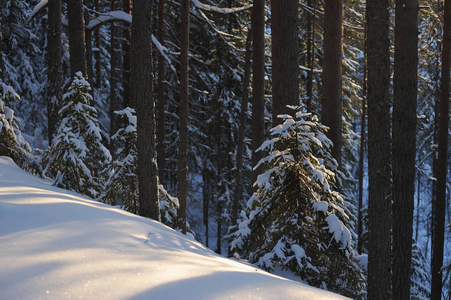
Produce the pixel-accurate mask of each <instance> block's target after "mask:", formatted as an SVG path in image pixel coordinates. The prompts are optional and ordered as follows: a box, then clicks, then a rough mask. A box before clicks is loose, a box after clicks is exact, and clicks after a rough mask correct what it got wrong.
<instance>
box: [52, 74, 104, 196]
mask: <svg viewBox="0 0 451 300" xmlns="http://www.w3.org/2000/svg"><path fill="white" fill-rule="evenodd" d="M90 89H91V87H90V85H89V83H88V82H87V81H86V80H85V79H84V78H83V75H82V73H81V72H77V73H76V74H75V77H74V80H73V81H72V84H71V86H70V87H69V91H68V92H67V93H66V94H64V95H63V103H66V104H65V105H64V106H63V107H62V108H61V109H60V111H59V114H60V115H61V117H62V120H61V123H60V125H59V127H58V130H57V134H56V136H55V138H54V139H53V143H52V146H51V149H50V151H49V153H48V154H47V161H48V163H47V165H46V167H45V172H46V173H47V174H49V175H50V176H52V177H53V178H54V179H55V182H54V184H55V185H57V186H60V187H63V188H67V189H71V190H74V191H77V192H79V193H82V194H85V195H88V196H96V195H97V193H98V192H99V185H100V183H101V182H100V178H99V177H98V173H99V172H100V171H101V170H102V169H103V165H104V164H106V163H108V162H109V161H110V160H111V155H110V152H109V151H108V150H107V149H106V148H105V146H104V145H103V144H102V136H101V134H100V127H99V122H98V120H97V111H96V109H95V108H94V107H93V106H92V105H91V101H92V97H91V95H90V94H89V91H90Z"/></svg>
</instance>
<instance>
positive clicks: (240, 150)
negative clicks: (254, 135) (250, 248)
mask: <svg viewBox="0 0 451 300" xmlns="http://www.w3.org/2000/svg"><path fill="white" fill-rule="evenodd" d="M251 45H252V29H251V28H249V31H248V32H247V39H246V52H245V54H244V76H243V95H242V100H241V112H240V128H239V130H238V141H237V150H236V169H235V178H236V179H235V180H236V186H235V195H234V198H233V205H232V220H231V224H232V226H234V225H237V220H238V212H239V209H240V200H241V197H242V193H243V187H242V185H243V184H242V182H241V181H242V180H241V178H242V176H241V174H242V168H243V156H244V146H245V142H246V141H245V138H246V126H247V107H248V104H249V83H250V79H251V58H252V50H251Z"/></svg>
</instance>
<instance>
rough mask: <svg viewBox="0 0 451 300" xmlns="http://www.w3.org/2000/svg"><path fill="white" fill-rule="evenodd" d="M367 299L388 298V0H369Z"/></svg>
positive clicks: (389, 208)
mask: <svg viewBox="0 0 451 300" xmlns="http://www.w3.org/2000/svg"><path fill="white" fill-rule="evenodd" d="M366 14H367V15H366V19H367V25H366V26H367V34H366V36H367V68H368V70H367V72H368V79H367V80H368V95H367V96H368V98H367V101H368V176H369V187H368V192H369V203H368V219H369V224H368V227H369V237H368V299H381V300H384V299H391V216H392V210H391V207H392V204H391V199H392V197H391V155H390V153H391V136H390V127H391V125H390V124H391V122H390V108H391V101H390V93H389V88H390V52H389V49H390V40H389V24H390V15H389V0H383V1H380V0H368V1H367V2H366Z"/></svg>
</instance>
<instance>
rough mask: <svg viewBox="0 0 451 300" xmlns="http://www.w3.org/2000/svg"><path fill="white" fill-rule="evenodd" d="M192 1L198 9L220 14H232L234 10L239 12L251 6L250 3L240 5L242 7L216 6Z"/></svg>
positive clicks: (197, 0)
mask: <svg viewBox="0 0 451 300" xmlns="http://www.w3.org/2000/svg"><path fill="white" fill-rule="evenodd" d="M192 1H193V4H194V6H195V7H197V8H199V9H202V10H205V11H211V12H216V13H220V14H225V15H227V14H233V13H236V12H240V11H243V10H247V9H250V8H252V5H249V6H242V7H232V8H226V7H217V6H213V5H208V4H204V3H202V2H200V1H199V0H192Z"/></svg>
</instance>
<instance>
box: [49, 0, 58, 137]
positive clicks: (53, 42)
mask: <svg viewBox="0 0 451 300" xmlns="http://www.w3.org/2000/svg"><path fill="white" fill-rule="evenodd" d="M48 9H49V10H48V26H49V29H48V32H47V82H48V85H47V121H48V123H47V126H48V141H49V145H51V144H52V140H53V135H54V133H55V131H56V124H57V122H58V110H59V106H60V102H61V86H62V74H61V69H62V66H61V53H62V52H61V51H62V49H61V43H62V41H61V32H62V29H61V0H49V3H48Z"/></svg>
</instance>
